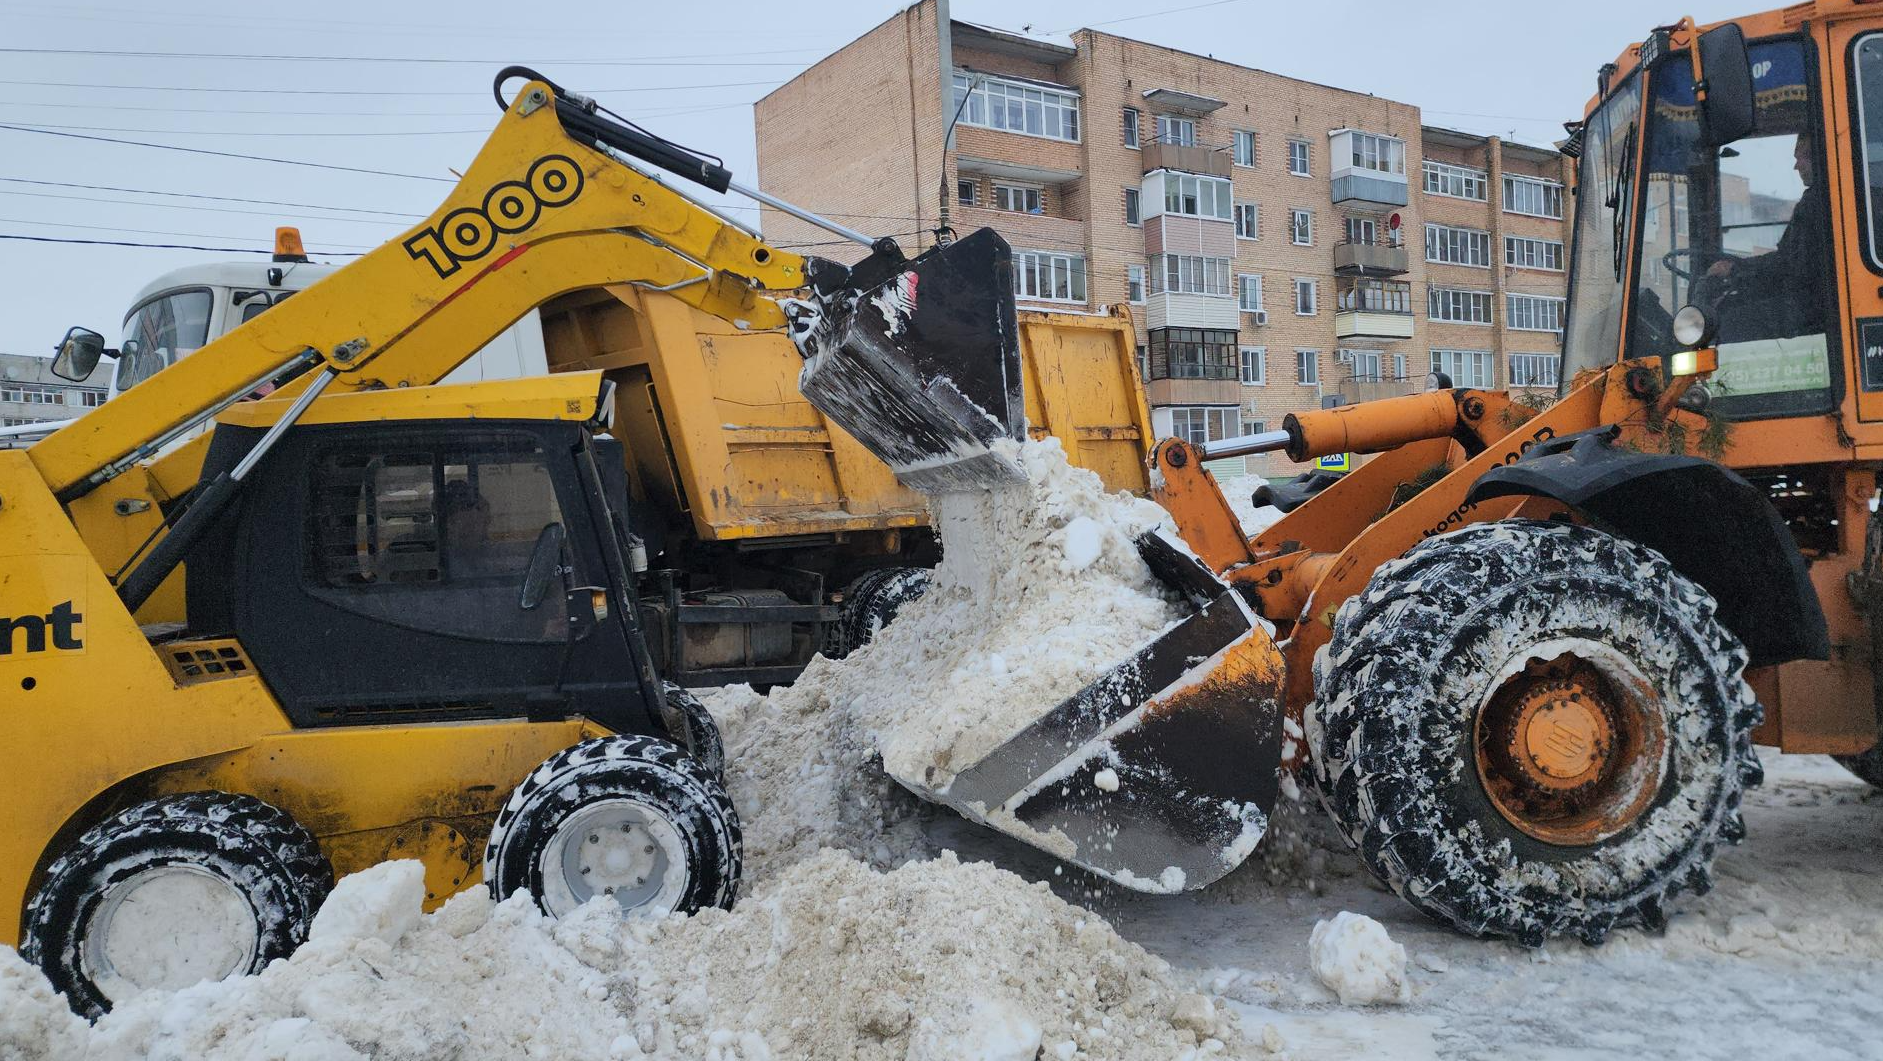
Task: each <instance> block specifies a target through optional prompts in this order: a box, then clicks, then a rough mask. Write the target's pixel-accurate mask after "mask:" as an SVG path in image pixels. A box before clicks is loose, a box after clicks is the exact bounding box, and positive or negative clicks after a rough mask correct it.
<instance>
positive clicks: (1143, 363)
mask: <svg viewBox="0 0 1883 1061" xmlns="http://www.w3.org/2000/svg"><path fill="white" fill-rule="evenodd" d="M1150 378H1151V348H1150V347H1148V346H1146V345H1144V344H1143V343H1139V344H1138V379H1140V380H1147V379H1150Z"/></svg>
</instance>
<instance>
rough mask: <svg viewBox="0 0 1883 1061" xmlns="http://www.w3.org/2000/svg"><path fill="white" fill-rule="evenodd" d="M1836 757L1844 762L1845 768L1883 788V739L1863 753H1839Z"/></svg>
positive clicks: (1840, 761)
mask: <svg viewBox="0 0 1883 1061" xmlns="http://www.w3.org/2000/svg"><path fill="white" fill-rule="evenodd" d="M1834 758H1835V759H1836V760H1837V761H1838V762H1839V763H1842V764H1843V766H1844V769H1846V770H1849V771H1850V772H1851V773H1853V774H1856V775H1857V776H1858V777H1861V778H1863V779H1864V780H1865V781H1868V782H1870V784H1872V785H1874V786H1876V787H1877V788H1883V740H1878V741H1877V742H1876V744H1875V746H1873V747H1872V748H1871V749H1870V750H1869V751H1867V752H1864V753H1863V754H1862V755H1838V756H1834Z"/></svg>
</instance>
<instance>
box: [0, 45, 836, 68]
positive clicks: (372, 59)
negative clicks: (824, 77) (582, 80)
mask: <svg viewBox="0 0 1883 1061" xmlns="http://www.w3.org/2000/svg"><path fill="white" fill-rule="evenodd" d="M810 50H812V49H806V48H792V49H788V50H782V51H781V50H777V49H773V50H770V51H759V52H721V53H712V52H703V53H700V54H698V55H670V56H667V57H666V58H662V59H536V60H533V63H532V65H535V66H539V67H542V66H551V67H554V66H628V67H633V66H794V67H802V66H804V65H805V64H804V63H803V62H765V63H755V62H747V61H740V62H699V61H698V60H702V59H706V60H711V59H720V58H723V57H725V56H744V55H791V54H796V53H798V52H804V51H810ZM0 54H6V55H84V56H94V57H101V58H109V59H189V60H192V61H200V60H203V59H221V60H230V61H235V62H257V63H398V64H400V65H402V66H406V65H414V64H423V65H426V66H488V67H491V68H492V69H498V68H501V67H504V66H506V65H509V63H510V62H512V61H513V60H505V59H454V58H448V57H443V56H436V55H268V54H262V53H251V52H149V51H106V50H103V49H97V48H0ZM683 60H685V61H683Z"/></svg>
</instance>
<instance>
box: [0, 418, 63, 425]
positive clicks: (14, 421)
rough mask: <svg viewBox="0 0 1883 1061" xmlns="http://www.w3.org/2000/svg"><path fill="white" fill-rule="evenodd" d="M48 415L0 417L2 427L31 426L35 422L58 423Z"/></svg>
mask: <svg viewBox="0 0 1883 1061" xmlns="http://www.w3.org/2000/svg"><path fill="white" fill-rule="evenodd" d="M56 422H57V421H55V420H53V419H52V418H51V417H47V416H4V417H0V427H30V426H32V425H33V424H51V423H56Z"/></svg>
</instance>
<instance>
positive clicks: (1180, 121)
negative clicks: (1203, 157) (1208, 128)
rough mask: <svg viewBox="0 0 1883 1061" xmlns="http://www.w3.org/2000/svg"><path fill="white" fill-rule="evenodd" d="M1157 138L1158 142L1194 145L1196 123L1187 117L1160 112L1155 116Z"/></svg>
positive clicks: (1185, 145) (1186, 145)
mask: <svg viewBox="0 0 1883 1061" xmlns="http://www.w3.org/2000/svg"><path fill="white" fill-rule="evenodd" d="M1157 139H1158V141H1159V142H1160V143H1165V144H1178V145H1180V146H1183V147H1195V146H1196V123H1195V122H1193V121H1191V120H1190V119H1188V118H1173V117H1171V116H1169V115H1167V114H1160V115H1158V116H1157Z"/></svg>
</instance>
